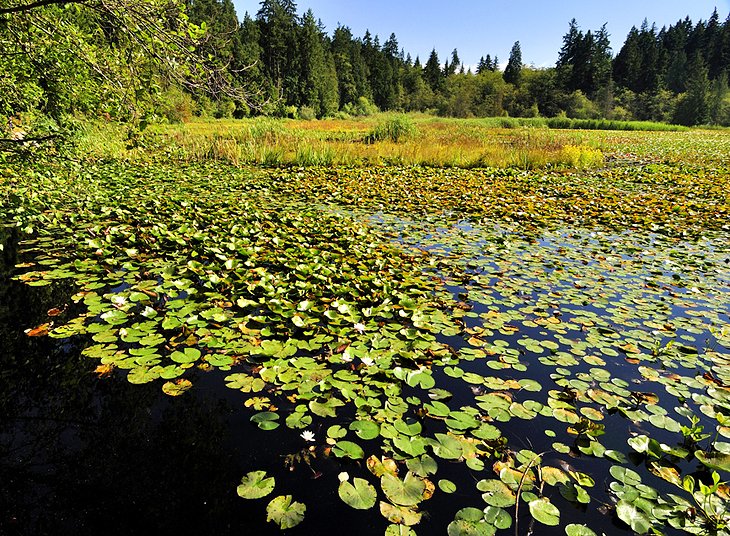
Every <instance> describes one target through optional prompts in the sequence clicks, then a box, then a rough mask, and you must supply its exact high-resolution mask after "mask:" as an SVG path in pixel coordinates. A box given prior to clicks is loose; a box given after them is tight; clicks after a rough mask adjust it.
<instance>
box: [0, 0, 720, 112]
mask: <svg viewBox="0 0 730 536" xmlns="http://www.w3.org/2000/svg"><path fill="white" fill-rule="evenodd" d="M11 1H13V2H15V1H18V2H19V1H20V0H11ZM95 1H96V0H89V1H88V2H84V3H79V4H76V3H74V2H60V1H59V0H46V1H45V2H36V4H39V3H40V4H45V3H47V4H51V5H44V6H40V7H34V9H29V10H22V11H20V12H14V13H8V12H7V11H8V9H6V10H5V11H6V13H4V14H3V10H0V44H2V45H3V47H2V49H0V73H2V72H4V73H5V74H0V114H4V115H12V114H13V113H17V112H19V111H24V110H31V109H36V110H42V111H43V112H44V113H47V114H49V115H60V114H61V113H62V112H69V111H72V112H79V111H80V112H85V111H87V112H88V111H90V110H100V109H103V110H104V113H108V114H109V115H111V116H115V117H121V116H123V115H124V114H125V113H127V114H129V113H130V112H129V110H134V113H141V112H139V110H144V114H145V117H146V116H155V115H157V116H160V115H162V116H167V117H168V118H170V119H185V118H186V117H187V116H189V115H190V114H192V113H199V114H204V115H205V114H208V115H213V116H217V117H227V116H235V117H242V116H247V115H252V114H267V115H276V116H290V117H295V116H296V117H302V118H315V117H317V118H322V117H331V116H337V115H340V116H344V115H366V114H369V113H372V112H373V111H374V110H383V111H387V110H399V111H419V112H428V113H434V114H438V115H442V116H451V117H483V116H507V115H508V116H514V117H533V116H545V117H553V116H560V115H565V116H568V117H573V118H609V119H621V120H628V119H636V120H653V121H665V122H674V123H680V124H685V125H695V124H709V123H712V124H722V125H730V91H729V90H728V73H729V72H730V16H728V18H726V19H725V20H724V21H721V20H720V17H719V14H718V12H717V10H715V11H714V12H713V13H712V14H711V16H710V17H709V18H708V20H706V21H704V20H700V21H698V22H696V23H695V22H693V21H691V20H690V19H689V18H685V19H684V20H680V21H678V22H677V23H675V24H673V25H670V26H669V27H663V28H661V29H658V28H657V27H656V26H655V25H650V24H649V23H648V22H647V21H646V20H645V21H644V22H643V23H642V24H641V25H640V26H639V27H638V28H637V27H633V28H632V29H631V31H630V32H629V34H628V36H627V37H626V40H625V42H624V43H623V45H622V47H621V48H620V49H619V50H618V52H617V53H616V54H615V55H614V54H613V51H612V50H611V46H610V42H609V34H608V31H607V28H606V25H604V26H602V27H601V28H598V29H595V30H587V31H583V30H582V29H581V28H580V27H579V25H578V23H577V21H575V20H572V21H570V23H569V25H568V30H567V32H566V34H565V35H564V37H563V45H562V47H561V49H560V51H559V55H558V61H557V63H556V65H555V66H554V67H551V68H534V67H531V66H527V65H525V64H524V63H523V58H522V51H521V47H520V43H519V42H516V43H515V44H514V46H513V47H512V49H511V51H510V54H509V58H508V61H507V63H506V66H505V67H504V69H503V70H501V69H500V63H499V60H498V58H497V57H496V56H492V55H491V54H485V55H484V56H483V57H482V58H480V60H479V63H478V65H477V66H476V68H475V70H474V71H472V70H471V69H470V68H469V67H467V66H466V65H464V64H463V62H462V61H461V59H460V57H459V53H458V51H457V50H456V49H454V50H453V52H452V53H451V54H450V55H449V56H448V57H447V58H444V59H443V61H442V58H439V56H438V54H437V52H436V50H432V51H431V53H430V55H429V56H428V57H427V58H425V61H424V62H422V60H421V58H420V57H418V56H416V57H413V56H411V54H409V53H406V51H404V50H403V48H402V47H401V46H400V45H399V43H398V39H397V37H396V35H395V34H394V33H392V34H390V36H389V37H388V38H387V39H385V40H384V41H382V42H381V39H380V37H379V36H377V35H372V34H371V33H370V32H366V33H365V35H364V36H362V37H358V36H354V35H353V33H352V31H351V30H350V28H348V27H347V26H344V25H339V26H338V27H337V28H335V29H334V30H333V31H332V32H331V34H330V33H328V32H327V31H326V29H325V28H324V26H323V25H322V24H321V22H320V21H318V19H317V18H316V16H315V14H314V13H313V12H312V11H311V10H309V11H307V12H306V13H304V14H303V15H299V14H298V12H297V5H296V3H295V2H294V1H293V0H263V1H261V2H260V5H259V9H258V11H257V12H256V13H255V14H248V13H246V14H245V15H244V17H243V19H242V20H239V19H238V17H237V15H236V12H235V9H234V6H233V4H232V2H231V0H169V2H159V1H158V0H111V1H109V2H100V5H103V6H107V5H114V4H115V3H117V4H119V5H120V6H122V8H124V6H127V7H129V6H130V5H144V4H145V2H148V3H150V4H152V5H167V6H168V8H169V6H177V8H175V9H172V8H170V9H172V11H171V12H172V13H173V15H174V16H170V14H169V13H165V11H164V9H162V10H161V11H160V10H158V11H159V12H155V13H153V15H152V16H153V17H156V18H154V20H155V21H156V24H154V25H152V26H150V27H148V28H144V27H143V28H142V30H143V37H142V38H141V39H140V38H139V37H137V34H136V33H135V31H136V30H138V29H139V28H135V26H134V25H135V23H134V22H133V21H131V20H126V19H124V16H125V14H124V11H123V9H122V10H121V12H115V13H108V12H104V10H103V9H99V10H96V11H94V10H91V11H89V9H87V6H89V5H91V6H93V5H94V2H95ZM176 1H177V3H176ZM54 4H55V5H54ZM18 5H22V4H18ZM26 5H27V4H26ZM31 5H32V4H31ZM11 9H12V6H11ZM49 10H52V11H49ZM43 16H45V17H46V18H47V19H48V20H46V21H45V22H46V23H48V24H50V28H51V37H49V32H48V28H45V30H44V31H41V29H39V24H38V21H35V23H34V21H33V20H32V17H36V18H38V17H43ZM120 19H121V20H123V22H124V23H125V25H122V26H120V24H119V20H120ZM59 21H60V22H59ZM155 28H157V30H159V31H163V33H164V32H168V34H169V35H167V38H168V39H167V40H166V39H165V38H164V37H163V38H161V37H159V36H158V35H156V34H155ZM123 30H126V31H123ZM144 32H146V33H144ZM170 36H172V37H175V38H177V41H181V40H182V39H183V38H190V41H191V43H192V44H191V45H190V46H188V47H187V48H186V47H185V46H184V45H182V44H180V43H177V41H176V40H175V39H173V46H172V49H170V48H165V47H170V44H169V43H170V40H169V37H170ZM72 40H73V41H74V42H75V43H76V45H73V46H71V45H69V43H70V42H71V41H72ZM78 43H80V45H79V44H78ZM156 47H162V49H161V50H164V51H168V50H172V51H173V52H174V54H172V56H171V55H170V54H166V53H165V52H163V53H159V50H160V48H156ZM186 50H190V51H192V50H194V51H195V54H196V57H197V58H199V59H198V61H197V62H190V61H187V60H189V58H186V57H185V51H186ZM155 51H158V55H159V56H160V57H162V58H167V59H169V58H170V57H172V58H173V61H172V62H169V61H168V62H165V61H163V62H162V63H163V64H164V65H163V67H160V62H159V61H158V62H155V61H150V54H149V53H150V52H152V53H153V56H154V52H155ZM145 52H147V54H146V55H145ZM485 52H486V51H485ZM178 57H182V58H181V59H179V58H178ZM100 58H108V60H106V59H105V60H103V61H100ZM170 71H172V73H171V72H170ZM176 71H177V72H176ZM119 73H122V74H123V76H119ZM175 75H177V76H175ZM190 80H195V82H194V83H190ZM69 84H70V85H69ZM115 85H116V86H115ZM211 87H214V91H210V89H211ZM221 88H226V89H221ZM120 95H121V96H120Z"/></svg>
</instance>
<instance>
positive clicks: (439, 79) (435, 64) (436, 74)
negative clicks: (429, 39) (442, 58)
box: [423, 48, 443, 91]
mask: <svg viewBox="0 0 730 536" xmlns="http://www.w3.org/2000/svg"><path fill="white" fill-rule="evenodd" d="M423 79H424V80H425V81H426V83H427V84H428V85H429V86H431V90H433V91H438V90H439V89H441V88H442V87H443V76H442V75H441V63H440V62H439V57H438V54H437V53H436V49H435V48H434V49H433V50H432V51H431V55H430V56H429V57H428V61H427V62H426V65H425V66H424V67H423Z"/></svg>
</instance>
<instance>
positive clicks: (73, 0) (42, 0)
mask: <svg viewBox="0 0 730 536" xmlns="http://www.w3.org/2000/svg"><path fill="white" fill-rule="evenodd" d="M53 4H60V5H63V4H83V1H82V0H37V1H36V2H31V3H30V4H20V5H18V6H13V7H1V8H0V15H7V14H10V13H20V12H22V11H30V10H31V9H36V8H38V7H43V6H50V5H53Z"/></svg>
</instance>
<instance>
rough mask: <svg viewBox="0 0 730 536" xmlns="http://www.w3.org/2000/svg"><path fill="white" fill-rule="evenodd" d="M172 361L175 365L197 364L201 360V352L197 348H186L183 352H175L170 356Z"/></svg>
mask: <svg viewBox="0 0 730 536" xmlns="http://www.w3.org/2000/svg"><path fill="white" fill-rule="evenodd" d="M170 359H172V360H173V361H174V362H175V363H180V364H185V363H195V362H196V361H197V360H198V359H200V350H198V349H197V348H185V349H184V350H183V351H182V352H180V351H177V350H176V351H174V352H172V353H171V354H170Z"/></svg>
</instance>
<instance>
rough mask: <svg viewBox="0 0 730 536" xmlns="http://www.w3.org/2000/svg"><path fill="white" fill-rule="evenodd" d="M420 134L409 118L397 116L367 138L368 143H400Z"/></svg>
mask: <svg viewBox="0 0 730 536" xmlns="http://www.w3.org/2000/svg"><path fill="white" fill-rule="evenodd" d="M417 133H418V129H417V128H416V125H415V124H413V121H411V119H410V118H409V117H408V116H405V115H397V116H394V117H391V118H388V119H386V120H385V121H383V122H381V123H379V124H378V126H376V127H375V128H374V129H373V130H371V131H370V133H369V134H368V135H367V137H366V138H365V141H366V142H367V143H375V142H376V141H385V140H388V141H392V142H393V143H399V142H401V141H405V140H408V139H411V138H414V137H415V136H416V134H417Z"/></svg>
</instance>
